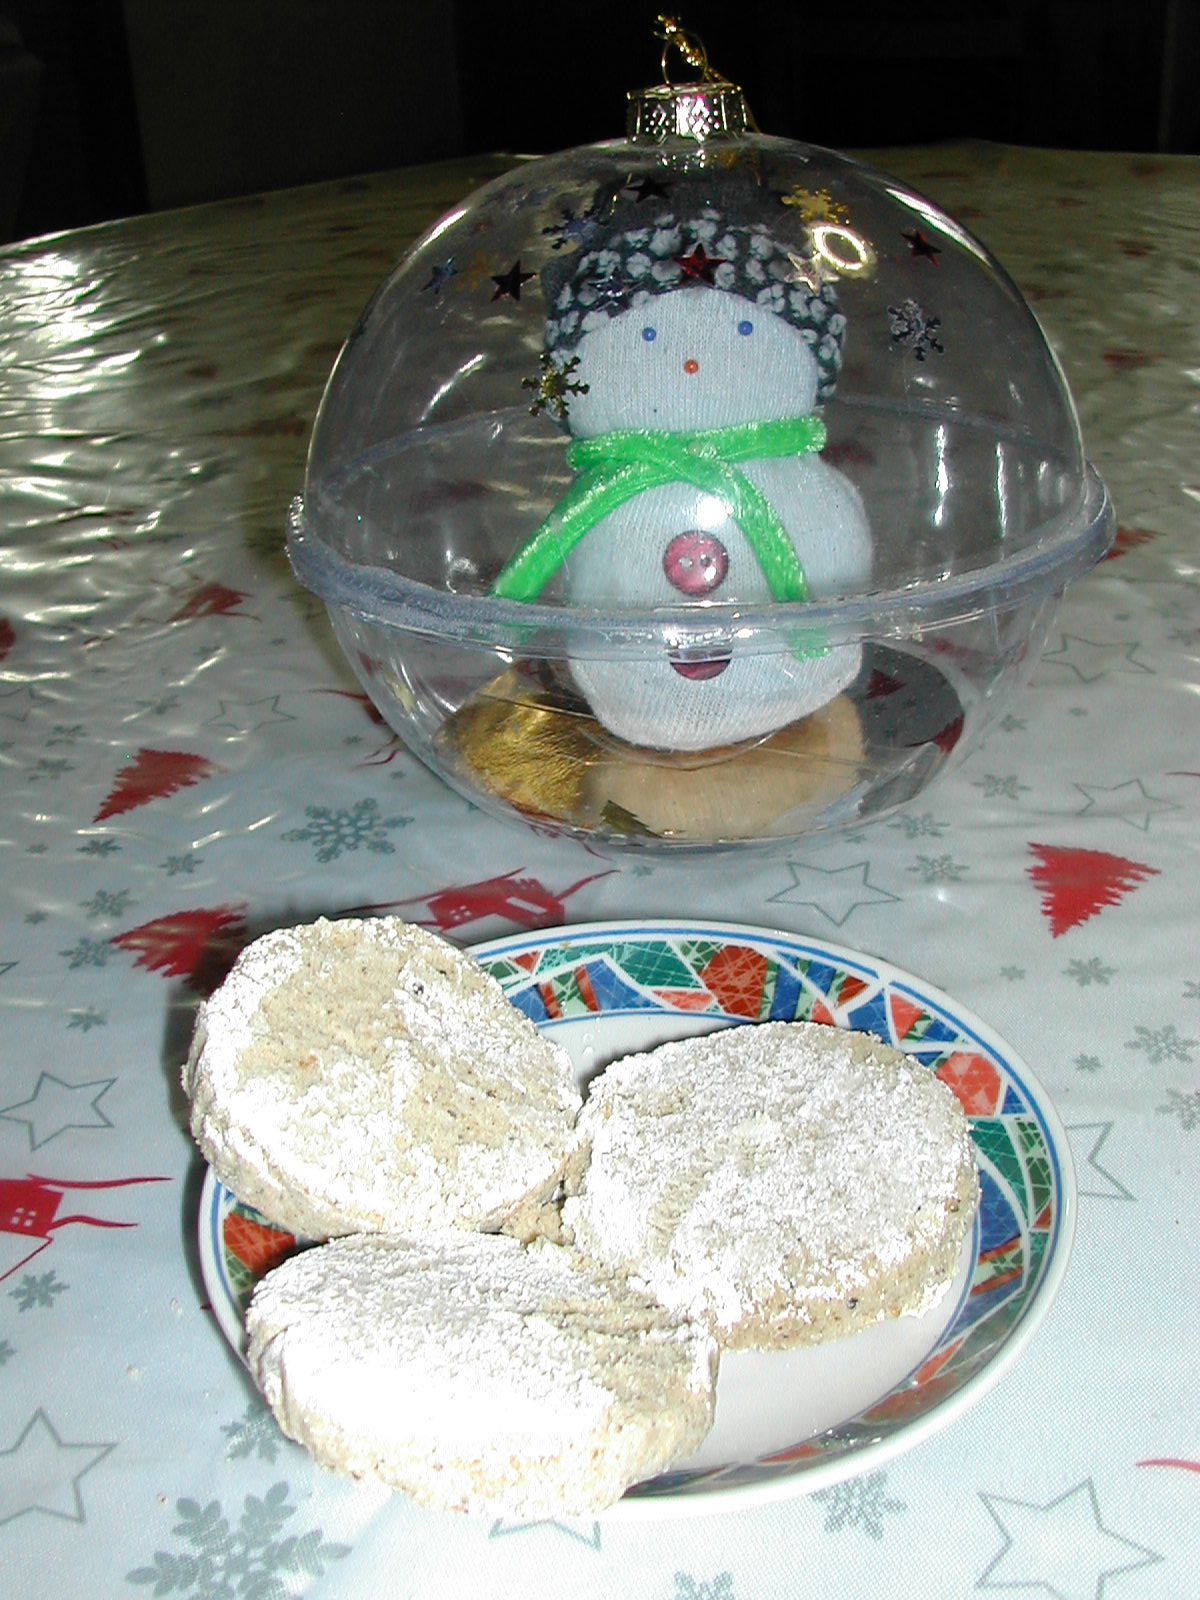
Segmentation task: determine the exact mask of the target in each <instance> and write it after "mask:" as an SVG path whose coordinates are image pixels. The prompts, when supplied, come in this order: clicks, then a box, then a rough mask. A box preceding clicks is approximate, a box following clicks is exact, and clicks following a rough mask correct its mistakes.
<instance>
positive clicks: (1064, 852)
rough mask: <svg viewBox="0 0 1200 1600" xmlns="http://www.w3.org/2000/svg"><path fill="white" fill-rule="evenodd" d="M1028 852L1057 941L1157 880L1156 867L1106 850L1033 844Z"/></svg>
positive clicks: (1044, 909) (1031, 872)
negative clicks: (1150, 881)
mask: <svg viewBox="0 0 1200 1600" xmlns="http://www.w3.org/2000/svg"><path fill="white" fill-rule="evenodd" d="M1029 848H1030V850H1031V851H1032V852H1033V854H1034V855H1035V856H1036V857H1037V864H1036V866H1032V867H1029V868H1027V869H1026V870H1027V871H1028V873H1029V876H1030V877H1031V878H1032V879H1033V881H1034V883H1036V884H1037V886H1038V888H1039V889H1040V890H1041V891H1042V914H1043V916H1044V917H1045V918H1046V920H1047V922H1049V924H1050V932H1051V933H1052V934H1053V936H1054V937H1055V938H1056V939H1057V938H1058V936H1059V935H1060V934H1062V933H1066V932H1067V930H1068V929H1069V928H1077V927H1078V926H1079V924H1080V923H1081V922H1086V921H1087V920H1088V918H1089V917H1094V916H1095V915H1096V913H1097V912H1098V911H1103V910H1104V908H1105V906H1115V905H1116V903H1117V901H1118V900H1120V898H1121V896H1122V895H1125V894H1128V893H1129V891H1130V890H1131V889H1136V888H1137V887H1138V885H1139V884H1141V883H1144V882H1145V881H1146V879H1147V878H1156V877H1157V876H1158V868H1157V867H1147V866H1144V865H1143V864H1142V863H1141V862H1140V861H1130V860H1128V859H1127V858H1126V857H1125V856H1114V855H1109V853H1108V852H1107V851H1106V850H1072V849H1069V848H1067V847H1066V846H1060V845H1053V844H1032V843H1031V844H1030V846H1029Z"/></svg>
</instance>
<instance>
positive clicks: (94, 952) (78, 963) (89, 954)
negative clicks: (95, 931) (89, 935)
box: [58, 939, 113, 971]
mask: <svg viewBox="0 0 1200 1600" xmlns="http://www.w3.org/2000/svg"><path fill="white" fill-rule="evenodd" d="M58 953H59V955H60V956H65V957H66V960H67V965H68V966H69V967H70V968H71V970H72V971H74V970H75V969H76V968H77V967H104V966H107V965H108V962H109V960H110V958H111V956H112V953H113V952H112V945H110V944H109V942H108V940H107V939H77V940H76V941H75V943H74V944H73V945H72V946H71V948H70V949H69V950H60V951H59V952H58Z"/></svg>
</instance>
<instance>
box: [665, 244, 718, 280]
mask: <svg viewBox="0 0 1200 1600" xmlns="http://www.w3.org/2000/svg"><path fill="white" fill-rule="evenodd" d="M675 261H676V264H677V265H678V266H679V268H680V269H681V271H682V272H683V275H684V277H685V278H686V279H687V281H688V282H689V283H709V284H711V283H712V281H713V273H714V272H715V271H716V270H717V268H718V267H723V266H724V265H725V257H724V256H710V255H708V254H707V253H706V252H705V249H704V246H703V245H702V244H698V245H694V246H693V247H692V252H691V254H690V255H686V256H676V257H675Z"/></svg>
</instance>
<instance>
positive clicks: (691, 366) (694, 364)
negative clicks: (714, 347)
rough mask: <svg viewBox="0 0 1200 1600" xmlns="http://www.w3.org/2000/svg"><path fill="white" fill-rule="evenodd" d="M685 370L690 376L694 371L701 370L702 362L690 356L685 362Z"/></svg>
mask: <svg viewBox="0 0 1200 1600" xmlns="http://www.w3.org/2000/svg"><path fill="white" fill-rule="evenodd" d="M683 370H684V371H685V372H686V373H687V375H688V377H689V378H690V377H691V376H692V375H693V373H696V372H699V371H700V363H699V362H698V361H697V360H696V359H695V358H694V357H693V356H689V357H688V358H687V360H686V361H685V362H684V363H683Z"/></svg>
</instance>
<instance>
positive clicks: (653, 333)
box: [642, 328, 658, 344]
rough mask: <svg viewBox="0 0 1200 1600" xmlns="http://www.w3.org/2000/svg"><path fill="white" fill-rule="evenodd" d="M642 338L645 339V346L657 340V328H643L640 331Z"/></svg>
mask: <svg viewBox="0 0 1200 1600" xmlns="http://www.w3.org/2000/svg"><path fill="white" fill-rule="evenodd" d="M642 338H643V339H645V341H646V343H647V344H650V343H652V342H653V341H654V340H655V339H657V338H658V329H657V328H643V329H642Z"/></svg>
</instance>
